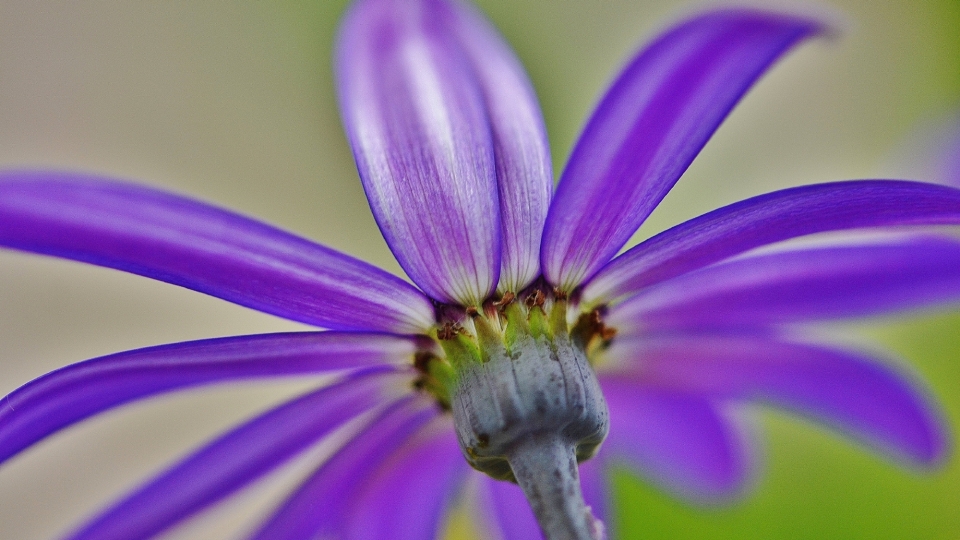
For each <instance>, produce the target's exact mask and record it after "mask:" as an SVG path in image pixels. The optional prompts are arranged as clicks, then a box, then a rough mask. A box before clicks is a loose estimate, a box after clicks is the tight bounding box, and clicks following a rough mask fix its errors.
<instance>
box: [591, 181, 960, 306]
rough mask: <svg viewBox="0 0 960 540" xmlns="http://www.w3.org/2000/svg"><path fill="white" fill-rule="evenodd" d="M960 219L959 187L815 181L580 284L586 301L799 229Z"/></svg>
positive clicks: (635, 254) (709, 218)
mask: <svg viewBox="0 0 960 540" xmlns="http://www.w3.org/2000/svg"><path fill="white" fill-rule="evenodd" d="M943 224H960V190H958V189H953V188H949V187H944V186H938V185H934V184H924V183H920V182H906V181H897V180H857V181H849V182H833V183H827V184H814V185H810V186H800V187H796V188H790V189H785V190H781V191H774V192H772V193H767V194H765V195H760V196H758V197H753V198H751V199H746V200H743V201H740V202H737V203H734V204H731V205H729V206H725V207H723V208H719V209H717V210H714V211H712V212H709V213H707V214H704V215H702V216H699V217H696V218H694V219H691V220H690V221H687V222H684V223H681V224H680V225H677V226H676V227H673V228H671V229H669V230H667V231H664V232H662V233H660V234H658V235H656V236H654V237H653V238H651V239H649V240H647V241H645V242H642V243H640V244H638V245H637V246H634V247H633V248H631V249H630V250H629V251H627V252H626V253H624V254H623V255H621V256H619V257H617V258H616V259H614V260H613V261H611V262H610V263H609V264H608V265H607V266H606V267H605V268H603V269H602V270H601V271H600V272H599V273H598V274H597V275H596V277H595V278H593V280H592V281H590V283H589V284H587V286H586V288H585V289H584V291H583V300H584V301H585V302H587V303H589V304H597V303H603V302H609V301H612V300H615V299H617V298H620V297H623V296H627V295H631V294H634V293H636V292H638V291H640V290H642V289H643V288H644V287H646V286H648V285H651V284H653V283H657V282H659V281H663V280H665V279H668V278H671V277H674V276H678V275H680V274H683V273H686V272H689V271H691V270H694V269H697V268H700V267H702V266H706V265H708V264H710V263H714V262H717V261H720V260H723V259H725V258H727V257H731V256H733V255H737V254H738V253H742V252H744V251H747V250H750V249H753V248H755V247H759V246H763V245H766V244H771V243H773V242H778V241H780V240H787V239H789V238H794V237H797V236H803V235H807V234H813V233H818V232H826V231H837V230H844V229H856V228H863V227H894V226H902V225H943Z"/></svg>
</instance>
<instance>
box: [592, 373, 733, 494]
mask: <svg viewBox="0 0 960 540" xmlns="http://www.w3.org/2000/svg"><path fill="white" fill-rule="evenodd" d="M601 385H602V387H603V394H604V396H606V398H607V405H608V406H609V407H610V435H609V436H608V437H607V440H606V442H604V446H603V450H602V452H603V453H602V456H603V459H604V460H606V461H618V460H622V461H625V462H626V464H628V465H630V466H632V467H634V468H636V469H637V471H638V472H639V473H640V474H642V475H644V476H646V477H648V478H649V479H651V480H652V481H653V482H655V483H657V484H659V485H660V486H661V487H663V488H664V489H666V490H667V491H670V492H672V493H674V494H676V495H679V496H681V497H684V498H687V499H692V500H695V501H706V500H715V499H727V498H730V497H733V496H736V495H738V494H740V493H741V492H742V491H743V490H744V488H745V486H746V484H747V483H748V480H749V479H750V473H751V461H750V452H749V447H748V444H747V442H748V440H747V437H746V436H745V434H744V432H743V431H742V429H741V428H740V426H738V425H737V424H736V423H735V422H733V421H732V420H731V419H730V418H727V417H726V416H725V415H724V414H722V413H721V411H720V409H719V408H718V405H717V403H715V402H714V401H711V400H709V399H707V398H706V397H703V396H698V395H696V394H693V393H690V392H687V391H684V390H680V391H678V390H673V389H663V388H651V387H650V386H648V385H646V384H645V383H644V382H642V381H640V380H637V379H636V378H633V377H626V376H617V375H606V376H604V377H603V378H602V379H601Z"/></svg>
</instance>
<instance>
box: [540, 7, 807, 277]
mask: <svg viewBox="0 0 960 540" xmlns="http://www.w3.org/2000/svg"><path fill="white" fill-rule="evenodd" d="M820 30H821V27H820V25H819V24H818V23H816V22H814V21H810V20H807V19H801V18H796V17H789V16H785V15H777V14H773V13H766V12H762V11H753V10H722V11H714V12H711V13H707V14H704V15H701V16H699V17H696V18H694V19H691V20H689V21H686V22H684V23H683V24H681V25H679V26H677V27H675V28H673V29H671V30H669V31H668V32H666V33H665V34H663V35H661V36H660V37H659V38H657V39H656V40H655V41H654V42H653V43H652V44H650V45H649V46H648V47H646V48H644V49H643V50H641V51H640V53H639V54H638V55H637V56H636V57H635V58H634V59H633V60H632V61H631V62H630V64H629V65H628V66H627V67H626V68H625V69H624V70H623V72H622V73H621V74H620V76H619V78H618V79H617V81H616V82H614V84H613V86H611V88H610V90H609V91H608V92H607V95H606V96H604V98H603V100H602V101H601V102H600V105H599V106H598V107H597V109H596V111H595V112H594V113H593V116H592V117H591V118H590V121H589V122H588V124H587V126H586V128H585V129H584V132H583V134H582V135H581V136H580V140H579V141H578V142H577V145H576V146H575V147H574V150H573V154H572V155H571V156H570V162H569V164H568V165H567V168H566V170H564V172H563V175H562V176H561V178H560V183H559V185H558V186H557V193H556V197H555V199H554V203H553V206H552V207H551V209H550V214H549V217H548V219H547V225H546V229H545V230H544V239H543V248H542V249H543V250H542V253H541V261H542V264H543V270H544V274H545V276H546V277H547V279H548V280H549V281H550V282H551V283H553V284H554V285H558V286H560V287H561V288H562V289H564V290H567V291H570V290H572V289H573V288H574V287H575V286H577V285H578V284H580V283H581V282H583V281H585V280H586V279H588V278H590V277H591V276H592V275H593V274H594V273H595V272H596V271H597V270H598V269H599V268H600V267H601V266H603V264H604V263H606V262H607V261H609V260H610V259H611V258H612V257H613V256H614V255H615V254H616V253H617V251H619V250H620V248H621V247H623V245H624V244H625V243H626V242H627V240H629V239H630V236H632V235H633V233H634V232H635V231H636V230H637V228H638V227H639V226H640V224H641V223H643V221H644V220H645V219H646V218H647V216H648V215H650V212H652V211H653V209H654V207H656V206H657V204H659V202H660V200H661V199H663V197H664V196H665V195H666V194H667V192H668V191H670V188H672V187H673V185H674V184H675V183H676V181H677V179H678V178H680V175H681V174H683V172H684V171H685V170H686V168H687V167H688V166H689V165H690V163H691V162H692V161H693V159H694V158H695V157H696V156H697V154H698V153H699V152H700V149H701V148H703V145H704V144H706V142H707V140H708V139H709V138H710V136H711V135H713V132H714V131H715V130H716V129H717V127H718V126H719V125H720V123H721V122H722V121H723V119H724V118H725V117H726V116H727V114H728V113H729V112H730V110H731V109H732V108H733V106H734V105H735V104H736V103H737V101H739V100H740V98H741V97H742V96H743V94H744V93H746V91H747V90H748V89H750V87H751V86H752V85H753V83H754V82H756V80H757V79H759V78H760V76H761V75H763V74H764V72H766V70H767V69H768V68H769V67H770V66H771V65H772V64H773V63H774V62H775V61H776V60H777V59H778V58H779V57H780V56H781V55H782V54H783V53H784V52H786V51H787V50H789V49H790V48H791V47H792V46H793V45H795V44H796V43H798V42H799V41H800V40H802V39H804V38H806V37H809V36H811V35H813V34H815V33H817V32H819V31H820Z"/></svg>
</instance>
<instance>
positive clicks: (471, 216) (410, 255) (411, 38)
mask: <svg viewBox="0 0 960 540" xmlns="http://www.w3.org/2000/svg"><path fill="white" fill-rule="evenodd" d="M443 8H444V6H443V4H442V3H441V2H440V1H439V0H361V1H360V2H357V3H356V4H355V5H354V6H353V7H352V8H351V9H350V12H349V13H348V14H347V15H346V17H345V19H344V22H343V26H342V28H341V33H340V42H339V50H338V55H337V74H338V76H339V77H338V80H339V96H340V108H341V112H342V114H343V121H344V124H345V125H346V128H347V135H348V137H349V139H350V143H351V145H352V146H353V152H354V156H355V158H356V160H357V168H358V169H359V172H360V179H361V180H362V181H363V187H364V190H366V193H367V199H368V200H369V201H370V208H371V209H372V210H373V215H374V217H376V219H377V223H379V225H380V230H381V231H382V232H383V236H384V238H386V240H387V243H389V244H390V247H391V249H392V250H393V253H394V255H396V257H397V260H398V261H399V262H400V265H401V266H402V267H403V268H404V270H406V272H407V274H408V275H409V276H410V278H411V279H413V281H414V282H416V283H417V285H419V286H420V287H421V288H423V290H424V291H426V292H427V294H428V295H430V296H431V297H433V298H435V299H437V300H440V301H443V302H456V303H460V304H465V305H479V302H481V301H482V300H483V299H484V298H486V296H487V295H489V294H490V293H491V292H493V289H494V287H495V286H496V283H497V276H498V273H499V270H500V217H499V211H498V206H499V203H498V195H497V178H496V168H495V163H494V149H493V143H492V139H491V135H490V127H489V123H488V120H487V115H486V109H485V107H484V99H483V94H482V92H481V88H480V86H479V84H478V82H477V80H476V76H475V74H474V72H473V69H472V67H471V65H470V63H469V61H468V59H467V57H466V56H465V53H464V51H463V49H462V47H461V46H460V44H459V43H458V42H457V40H456V37H455V36H454V35H453V33H452V30H453V29H452V28H451V27H450V25H449V21H448V20H446V19H445V17H444V11H445V10H444V9H443Z"/></svg>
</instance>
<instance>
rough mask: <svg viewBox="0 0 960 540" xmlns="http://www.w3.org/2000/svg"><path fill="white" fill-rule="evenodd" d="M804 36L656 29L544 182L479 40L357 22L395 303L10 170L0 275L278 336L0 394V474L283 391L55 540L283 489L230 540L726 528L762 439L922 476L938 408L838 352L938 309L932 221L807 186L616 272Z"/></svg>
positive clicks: (361, 100) (884, 202)
mask: <svg viewBox="0 0 960 540" xmlns="http://www.w3.org/2000/svg"><path fill="white" fill-rule="evenodd" d="M822 19H824V17H819V16H817V15H796V14H791V13H788V12H784V11H771V10H765V9H755V8H716V9H706V10H702V11H699V12H697V13H694V14H692V15H687V16H685V17H683V18H681V19H679V20H678V21H677V22H674V23H672V24H670V25H669V26H666V27H664V28H665V29H662V30H661V31H660V32H658V33H657V34H656V35H655V36H654V37H653V38H652V39H651V40H649V41H648V42H647V43H646V44H645V45H643V46H642V47H640V48H639V50H637V52H636V53H635V54H633V55H632V56H631V57H630V58H629V59H628V60H627V62H626V63H625V64H624V66H623V67H622V69H621V70H620V71H619V73H618V74H617V75H616V76H615V77H614V79H613V82H612V83H611V84H610V85H609V87H608V88H607V90H606V91H605V93H603V94H602V97H601V98H600V99H599V101H598V103H597V104H596V106H595V108H594V109H593V112H592V113H591V114H590V115H589V117H588V119H587V121H586V123H585V124H584V126H583V128H582V131H581V132H580V135H579V137H578V138H577V139H576V141H575V143H574V144H573V145H572V148H571V151H570V154H569V158H567V159H566V160H565V165H563V167H562V170H561V171H560V172H559V174H557V175H556V182H555V175H554V172H553V164H554V161H553V159H554V158H553V156H552V154H551V151H550V148H549V146H550V145H549V143H548V140H549V137H548V133H547V128H546V126H545V122H544V119H543V114H542V112H541V108H540V102H539V100H538V98H537V95H536V92H535V90H534V86H533V84H532V83H531V82H530V80H529V79H528V75H527V73H526V71H525V69H524V67H523V66H522V64H521V62H520V61H519V59H518V58H517V57H516V56H515V53H514V52H513V51H512V49H511V48H510V46H509V45H508V44H507V42H506V41H505V40H504V38H503V37H502V36H501V35H500V34H499V32H498V31H497V30H496V28H495V27H494V26H493V25H492V24H491V23H490V22H489V21H487V19H486V18H485V16H484V15H483V14H482V13H481V12H480V11H478V10H477V9H476V8H475V7H474V6H472V5H469V4H467V3H463V2H460V1H457V0H357V1H356V2H354V3H353V4H352V5H350V6H349V7H348V8H347V10H346V12H345V13H344V14H343V16H342V20H341V21H340V23H339V29H338V31H337V37H336V50H335V55H334V72H335V84H336V93H337V100H338V104H339V111H340V118H341V120H342V123H343V126H344V130H345V132H346V138H347V141H348V142H349V146H350V148H351V149H352V152H353V158H354V160H355V163H356V169H357V171H358V172H359V180H360V182H361V184H362V187H363V192H364V193H365V195H366V198H367V201H368V203H369V208H370V210H371V212H372V217H373V219H374V220H375V223H376V225H377V226H378V228H379V230H380V232H381V233H382V236H383V239H384V240H385V242H386V245H387V246H389V249H390V251H391V252H392V254H393V256H394V257H395V258H396V261H397V264H398V265H399V268H401V269H402V271H403V273H404V274H405V276H406V278H407V279H408V280H409V281H407V280H405V279H403V278H400V277H398V276H396V275H394V274H393V273H391V272H388V271H387V270H383V269H380V268H378V267H377V266H374V265H372V264H369V263H367V262H364V261H363V260H361V259H360V258H357V257H355V256H354V255H351V254H347V253H346V251H344V250H338V249H333V248H331V247H327V246H326V245H323V244H321V243H318V242H314V241H313V240H309V239H306V238H305V237H303V236H300V235H297V234H294V233H290V232H286V231H285V230H283V229H281V228H278V227H275V226H272V225H268V224H266V223H264V222H261V221H259V220H256V219H254V218H251V217H247V216H246V215H245V213H243V212H237V211H233V210H227V209H225V208H223V207H221V206H218V205H215V204H212V203H207V202H202V201H200V200H199V199H197V198H194V197H191V196H186V195H181V194H178V193H174V192H172V191H170V190H164V189H160V188H157V187H151V186H148V185H146V184H142V183H137V182H134V181H130V180H127V179H124V178H118V175H114V174H99V173H95V172H74V169H79V167H76V168H70V167H65V166H59V165H58V166H56V167H42V166H35V165H29V166H20V167H6V168H4V169H3V170H2V171H0V246H2V247H4V248H9V249H10V250H13V251H17V252H27V253H31V254H39V255H46V256H53V257H56V258H61V259H67V260H72V261H78V262H81V263H89V264H91V265H96V266H100V267H105V268H110V269H114V270H121V271H123V272H126V273H130V274H135V275H138V276H145V277H149V278H152V279H154V280H157V281H159V282H165V283H166V284H173V285H178V286H180V287H182V288H185V289H190V290H192V291H197V292H201V293H204V294H206V295H209V296H211V297H214V298H217V299H221V300H226V301H228V302H231V303H233V304H238V305H240V306H243V307H245V308H250V309H251V310H255V311H259V312H262V313H265V314H268V315H270V316H273V317H277V318H280V319H286V320H289V321H292V322H294V323H297V324H298V325H301V326H300V327H298V329H297V330H287V331H282V332H268V333H258V334H245V335H237V336H230V337H214V338H207V339H190V340H187V341H179V342H176V343H171V344H166V345H153V346H139V347H136V348H134V349H132V350H128V351H126V352H118V353H114V354H106V355H99V354H98V355H95V357H93V358H92V359H90V360H86V361H82V362H79V363H74V364H70V365H67V366H65V367H61V368H59V369H55V370H53V371H50V372H49V373H47V374H45V375H42V376H40V377H38V378H35V379H33V380H32V381H30V382H26V383H25V384H23V385H22V386H20V387H19V388H17V389H15V390H13V391H12V392H11V393H10V394H9V395H7V396H6V397H5V398H3V400H2V401H0V471H2V469H3V467H4V466H5V462H7V461H8V460H9V461H10V462H11V463H12V462H14V461H15V460H17V459H20V458H21V456H23V455H26V454H29V453H30V452H31V451H33V449H34V448H39V449H40V450H42V449H43V447H44V445H45V444H46V443H47V440H48V438H49V439H54V438H55V437H52V436H53V435H57V434H59V433H60V432H61V431H62V430H65V429H67V428H72V427H73V426H75V425H78V424H81V423H85V422H87V421H88V420H90V419H93V418H94V417H98V416H99V415H101V413H107V412H111V413H112V412H113V411H114V410H115V409H118V408H121V407H122V406H128V405H130V404H133V403H134V402H139V401H141V400H147V399H148V398H155V397H157V396H160V395H161V394H169V393H173V392H179V391H187V390H190V391H197V389H198V388H200V387H202V388H204V389H207V388H210V389H212V388H224V387H225V388H228V389H229V388H230V387H231V385H244V384H246V385H248V384H251V383H258V382H267V383H269V382H273V381H277V380H291V379H295V380H301V381H304V382H305V386H304V387H303V388H302V389H301V390H300V392H299V393H298V394H297V395H294V396H292V397H290V398H289V399H285V400H280V401H279V402H274V403H272V404H271V406H270V407H267V408H266V409H265V410H261V411H259V412H255V413H253V414H252V415H251V416H249V417H247V418H246V419H242V420H241V421H240V423H239V424H237V425H234V426H233V427H229V428H227V429H226V430H225V431H222V432H221V433H219V434H217V435H215V436H214V437H213V438H212V439H210V440H207V441H206V442H203V443H201V444H200V446H199V447H197V448H194V449H192V450H189V451H188V452H187V453H186V454H184V455H182V456H181V457H179V458H177V459H176V460H175V461H174V462H173V463H172V464H169V465H167V466H165V467H163V468H162V469H160V470H159V472H155V473H154V474H152V475H151V476H150V477H148V478H147V479H146V480H142V481H141V483H140V484H139V485H137V486H135V487H134V488H133V489H128V490H127V491H126V493H125V494H124V495H122V496H120V497H119V498H118V499H117V500H115V501H113V502H110V503H108V504H106V505H105V506H101V509H100V510H98V511H97V512H95V513H94V514H93V515H92V516H88V517H87V518H86V519H85V520H83V521H82V522H80V523H79V524H76V525H75V526H74V528H72V529H71V530H69V531H67V532H66V533H65V534H66V536H65V537H66V538H71V539H107V538H113V539H128V538H152V537H157V536H160V535H163V534H166V533H168V532H170V531H171V530H175V528H176V527H179V526H182V524H183V523H185V522H188V521H189V520H191V519H194V518H195V517H197V516H198V515H201V514H203V513H205V512H210V511H216V509H217V507H218V505H221V504H224V503H227V502H229V500H231V499H232V498H235V497H236V496H242V494H243V493H244V492H246V491H256V490H257V489H258V487H260V486H262V484H263V482H264V481H265V480H264V479H268V478H269V477H271V475H274V476H276V475H280V474H281V473H283V472H284V471H285V470H286V469H289V468H290V467H292V466H293V467H294V468H296V469H297V471H296V474H295V475H294V476H296V478H295V479H293V480H292V481H289V482H287V484H285V486H284V487H282V488H279V489H278V495H277V496H276V497H274V500H272V501H271V502H269V503H266V504H265V506H264V507H261V508H259V509H258V512H259V513H258V514H257V515H256V516H255V517H256V519H254V520H252V521H251V523H250V524H249V526H247V527H246V528H245V530H243V531H242V532H241V533H240V534H241V536H242V537H248V538H258V539H283V538H289V539H301V538H302V539H307V538H338V539H340V538H343V539H348V538H356V539H359V538H364V539H381V538H398V539H411V540H412V539H424V540H427V539H433V538H442V537H444V535H449V534H454V533H451V532H450V529H451V526H450V523H451V522H463V523H467V524H468V525H464V527H465V528H469V529H472V530H473V531H474V532H475V533H476V535H477V536H478V537H480V538H485V539H486V538H491V539H502V540H507V539H515V538H517V539H519V538H540V537H543V538H547V539H549V540H562V539H577V540H599V539H601V538H630V537H632V536H630V535H629V533H626V532H624V530H621V529H620V528H619V526H618V525H617V520H616V519H615V515H616V514H617V512H621V513H622V512H624V509H623V507H622V506H623V505H622V502H621V501H620V500H619V499H618V497H617V496H616V491H617V488H616V484H617V481H616V478H618V477H619V476H618V475H623V474H629V475H633V476H634V477H637V478H640V479H641V480H642V481H643V482H645V483H647V484H649V485H651V486H654V487H655V488H656V489H657V490H658V491H662V492H663V493H665V494H666V495H667V497H669V498H670V499H671V500H677V501H682V504H685V505H689V506H693V507H698V508H702V507H711V508H712V507H714V506H717V505H724V504H729V503H732V502H734V501H737V500H741V499H743V498H749V496H750V492H751V491H752V490H753V489H754V488H755V486H756V483H757V482H758V480H757V479H758V477H759V476H760V475H761V474H762V473H761V472H760V470H761V465H762V461H763V459H762V457H761V453H762V450H761V448H762V442H761V441H762V439H763V437H762V436H761V434H760V427H759V426H760V422H759V421H758V416H759V414H758V411H759V410H760V409H763V410H769V409H776V410H779V411H783V412H785V413H787V414H789V415H792V416H793V417H796V418H800V419H803V420H805V421H807V422H809V423H811V424H814V425H816V426H818V429H821V430H826V431H832V432H833V433H835V434H837V435H839V436H840V437H842V438H844V439H848V440H850V441H852V442H853V443H854V444H856V445H857V446H858V448H860V449H862V450H865V451H867V452H872V453H875V454H876V455H878V456H880V457H881V458H882V459H884V460H886V463H888V464H892V465H893V466H894V467H897V466H902V467H905V468H907V469H912V470H922V471H930V470H932V471H935V470H936V469H937V468H938V467H942V466H944V464H945V463H947V461H948V460H949V458H950V455H951V447H952V440H953V435H952V432H951V426H950V425H949V421H948V418H949V414H948V413H945V412H944V410H943V409H942V407H941V405H940V404H939V402H938V397H937V396H936V395H935V393H934V392H932V391H931V390H930V389H929V388H928V386H927V383H925V382H924V380H923V379H922V378H921V377H919V376H917V374H916V373H915V372H914V371H913V370H911V369H910V368H908V367H906V366H905V365H904V364H903V363H900V362H899V361H897V360H896V359H895V358H894V355H893V354H892V353H890V352H888V351H886V350H884V349H883V348H882V347H877V346H874V347H872V348H870V347H863V346H859V345H857V344H853V343H851V342H849V340H846V339H843V336H841V337H838V336H837V335H836V334H837V333H842V332H841V331H840V330H837V329H838V328H841V326H840V325H841V324H848V322H849V321H859V320H862V319H867V318H876V317H890V316H898V315H900V314H904V313H913V312H916V311H918V310H921V309H929V308H942V307H943V306H955V305H957V303H958V302H960V239H958V238H957V237H956V234H955V229H951V226H956V225H960V189H957V188H955V187H951V186H947V185H942V184H935V183H925V182H920V181H911V180H890V179H864V180H847V181H831V182H820V183H808V184H806V185H800V186H795V187H788V188H784V189H778V190H774V191H767V192H765V193H762V194H759V195H754V196H750V197H747V198H744V199H743V200H740V201H737V202H733V203H731V204H726V205H723V206H720V207H719V208H716V209H713V210H711V211H708V212H706V213H703V214H701V215H699V216H697V217H693V218H692V219H688V220H686V221H683V222H682V223H680V224H678V225H674V226H672V227H670V228H667V229H666V230H663V231H661V232H658V233H656V234H654V235H652V236H650V237H649V238H646V239H644V240H642V241H640V242H639V243H636V244H634V243H633V242H631V238H633V237H634V235H635V234H636V232H637V231H638V229H640V227H641V226H642V225H644V223H645V222H646V221H647V220H648V218H649V217H650V216H651V214H652V213H653V212H654V210H655V209H656V208H657V207H658V206H659V205H660V203H661V201H662V200H663V199H664V198H665V197H666V196H667V194H668V193H669V192H670V191H671V189H672V188H673V187H674V185H675V184H676V183H677V182H678V180H680V178H681V176H682V175H683V174H684V173H685V171H687V169H688V167H690V166H691V163H692V162H693V161H694V159H695V158H697V156H698V155H699V154H700V152H701V150H702V149H703V148H704V146H705V145H706V144H707V142H708V140H710V139H711V137H712V136H713V135H714V133H715V131H716V130H717V129H718V128H719V127H720V126H721V124H722V123H723V122H724V120H725V119H726V118H727V116H728V115H729V114H730V113H731V111H732V110H733V108H734V107H735V106H736V105H737V104H738V103H739V101H740V100H741V98H742V97H743V96H744V95H745V94H746V93H747V92H748V91H750V90H751V89H752V88H753V87H754V85H755V84H756V83H757V82H758V81H759V80H760V79H761V77H763V76H764V75H765V74H767V73H768V71H769V70H771V68H773V67H774V66H775V65H777V64H778V63H779V62H780V61H781V60H782V59H783V58H784V57H785V56H786V55H788V53H790V52H792V51H793V50H794V49H795V48H797V47H799V46H802V45H803V44H805V43H806V42H808V41H811V40H818V39H824V38H825V37H828V35H829V34H832V33H833V32H834V31H835V29H834V28H833V27H832V26H831V25H832V24H833V23H831V22H828V21H826V20H822ZM0 99H3V98H2V96H0ZM275 180H276V179H270V181H275ZM733 181H734V180H724V182H733ZM0 309H3V307H2V306H0ZM954 331H955V328H954ZM107 474H109V473H107ZM0 481H2V477H0ZM0 485H2V484H0ZM631 512H634V513H638V514H639V515H643V512H644V509H643V508H639V509H631ZM454 528H455V527H454Z"/></svg>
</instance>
